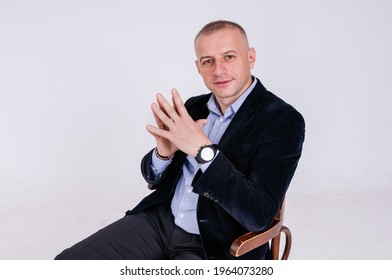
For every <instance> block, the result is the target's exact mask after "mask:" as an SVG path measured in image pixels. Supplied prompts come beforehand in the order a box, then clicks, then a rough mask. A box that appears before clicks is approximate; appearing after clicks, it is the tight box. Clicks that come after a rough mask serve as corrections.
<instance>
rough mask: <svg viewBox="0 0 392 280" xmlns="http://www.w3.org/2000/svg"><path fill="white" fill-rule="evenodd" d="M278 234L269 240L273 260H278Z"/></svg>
mask: <svg viewBox="0 0 392 280" xmlns="http://www.w3.org/2000/svg"><path fill="white" fill-rule="evenodd" d="M279 247H280V233H279V234H278V235H277V236H275V237H274V238H272V240H271V254H272V259H273V260H279Z"/></svg>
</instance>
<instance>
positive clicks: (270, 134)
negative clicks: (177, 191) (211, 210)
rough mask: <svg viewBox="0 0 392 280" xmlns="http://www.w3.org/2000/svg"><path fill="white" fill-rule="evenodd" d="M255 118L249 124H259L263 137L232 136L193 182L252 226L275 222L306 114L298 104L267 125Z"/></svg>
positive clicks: (259, 227)
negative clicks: (303, 113) (298, 110)
mask: <svg viewBox="0 0 392 280" xmlns="http://www.w3.org/2000/svg"><path fill="white" fill-rule="evenodd" d="M255 123H257V120H256V121H255V122H254V123H253V125H254V126H253V127H249V130H250V129H253V130H254V129H256V130H257V129H260V131H259V133H258V132H257V131H256V132H254V131H253V132H252V135H260V137H246V136H243V135H242V136H243V138H244V141H242V142H241V143H236V142H235V140H233V141H234V142H235V143H233V145H230V146H229V147H228V148H226V149H223V150H220V152H219V154H218V155H217V157H216V158H215V159H214V161H213V162H212V163H211V165H210V166H209V167H208V168H207V170H206V171H205V172H204V173H203V174H202V175H200V176H198V177H197V178H196V179H195V180H194V182H193V187H194V188H193V191H194V192H195V193H198V194H199V195H201V196H204V197H207V198H209V199H211V200H213V201H214V202H216V203H218V204H219V205H220V206H221V207H222V208H223V209H224V210H225V211H226V212H228V213H229V214H230V215H231V216H232V217H233V218H234V219H236V220H237V221H238V222H239V223H240V224H242V226H244V227H245V228H246V229H247V230H249V231H259V230H263V229H264V228H265V227H267V226H268V225H269V224H270V223H271V222H272V219H273V218H274V216H275V214H276V212H277V209H278V207H279V204H280V202H281V201H282V199H283V197H284V195H285V193H286V191H287V188H288V186H289V183H290V181H291V179H292V177H293V175H294V171H295V169H296V167H297V164H298V160H299V158H300V156H301V151H302V143H303V141H304V134H305V124H304V120H303V118H302V116H301V114H300V113H298V112H297V111H296V110H295V109H292V110H286V111H284V112H282V113H281V114H279V115H278V116H276V117H275V118H274V119H273V120H272V121H271V122H270V123H269V124H268V126H267V127H263V128H261V126H257V124H256V125H255ZM245 130H246V128H245V129H244V131H245ZM250 138H252V139H253V140H250ZM218 148H219V147H218Z"/></svg>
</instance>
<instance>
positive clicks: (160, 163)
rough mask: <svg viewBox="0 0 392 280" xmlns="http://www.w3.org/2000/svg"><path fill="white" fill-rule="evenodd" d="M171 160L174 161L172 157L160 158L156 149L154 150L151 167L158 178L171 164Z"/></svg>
mask: <svg viewBox="0 0 392 280" xmlns="http://www.w3.org/2000/svg"><path fill="white" fill-rule="evenodd" d="M155 149H156V148H155ZM171 162H172V159H169V160H162V159H160V158H158V157H157V155H156V153H155V150H154V152H153V153H152V162H151V169H152V171H153V172H154V175H155V179H158V178H159V177H161V175H162V173H163V171H165V170H166V168H167V167H168V166H169V164H170V163H171Z"/></svg>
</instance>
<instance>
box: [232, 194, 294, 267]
mask: <svg viewBox="0 0 392 280" xmlns="http://www.w3.org/2000/svg"><path fill="white" fill-rule="evenodd" d="M284 204H285V201H284V199H283V201H282V203H281V204H280V206H279V209H278V212H277V213H276V216H275V218H274V221H273V222H272V224H271V225H270V226H269V227H268V228H266V229H265V230H263V231H260V232H248V233H246V234H244V235H242V236H240V237H238V238H237V239H236V240H234V242H233V244H232V245H231V248H230V253H231V254H232V255H233V256H235V257H239V256H242V255H243V254H245V253H247V252H249V251H251V250H253V249H256V248H258V247H260V246H262V245H264V244H265V243H267V242H269V241H271V257H272V259H273V260H277V259H279V247H280V235H281V233H284V234H285V237H286V240H285V241H286V242H285V247H284V251H283V254H282V258H281V259H282V260H287V259H288V257H289V254H290V250H291V242H292V236H291V232H290V229H289V228H287V227H286V226H283V217H284Z"/></svg>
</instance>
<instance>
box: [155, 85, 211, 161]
mask: <svg viewBox="0 0 392 280" xmlns="http://www.w3.org/2000/svg"><path fill="white" fill-rule="evenodd" d="M171 94H172V101H173V106H172V105H171V104H170V103H169V102H168V101H167V100H166V99H165V98H164V97H163V95H162V94H160V93H158V94H157V95H156V103H153V104H152V105H151V110H152V112H153V115H154V118H155V121H156V124H157V127H156V126H153V125H147V130H148V132H150V133H151V134H152V135H153V136H154V138H155V141H156V143H157V151H158V153H159V155H161V156H163V157H170V156H172V155H173V154H174V153H175V152H176V151H177V150H181V151H183V152H184V153H186V154H188V155H191V156H193V157H194V156H196V154H197V152H198V150H199V149H200V147H201V146H204V145H209V144H212V143H211V141H210V140H209V139H208V137H207V136H206V135H205V133H204V132H203V126H204V125H205V124H206V123H207V120H206V119H200V120H197V121H194V120H193V119H192V117H191V116H190V115H189V114H188V111H187V109H186V108H185V106H184V103H183V102H182V100H181V97H180V94H179V93H178V91H177V90H176V89H172V91H171Z"/></svg>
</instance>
